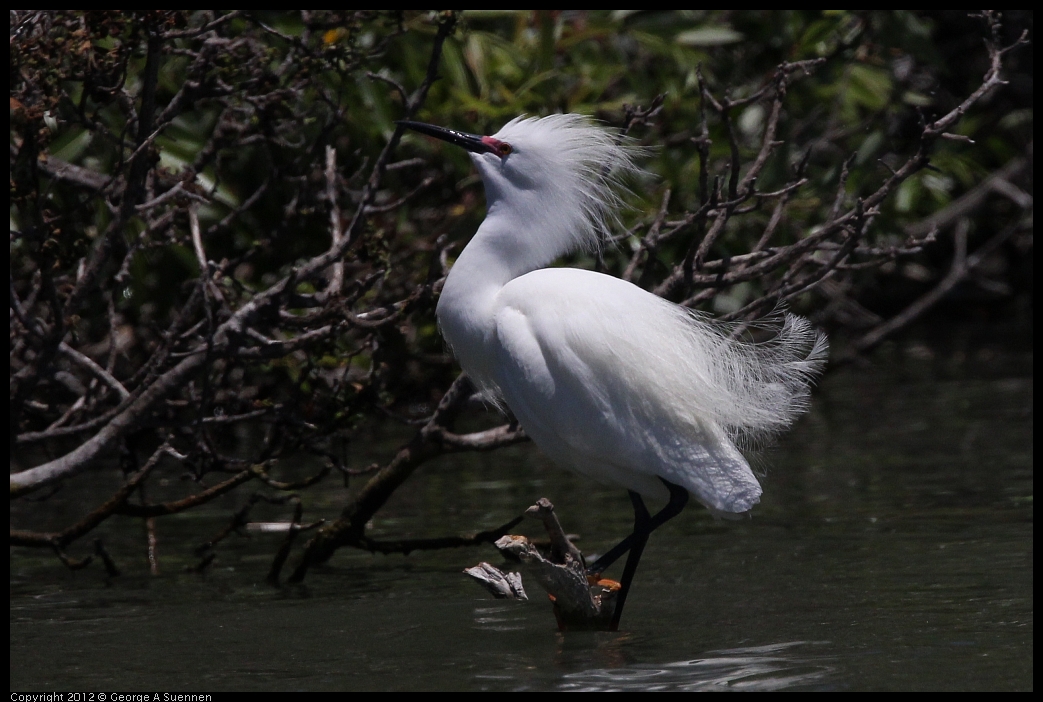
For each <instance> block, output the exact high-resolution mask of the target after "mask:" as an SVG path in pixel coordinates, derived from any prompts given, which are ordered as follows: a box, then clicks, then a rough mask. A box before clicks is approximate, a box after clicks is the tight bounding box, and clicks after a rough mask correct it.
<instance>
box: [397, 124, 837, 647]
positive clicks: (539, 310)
mask: <svg viewBox="0 0 1043 702" xmlns="http://www.w3.org/2000/svg"><path fill="white" fill-rule="evenodd" d="M400 124H402V125H403V126H405V127H408V128H410V129H413V130H415V131H418V132H420V133H422V134H426V135H428V136H431V137H435V138H437V139H441V140H444V141H447V142H450V143H452V144H456V145H457V146H460V147H463V148H464V149H466V150H467V151H468V152H470V156H471V159H472V160H473V161H474V164H475V166H476V167H477V168H478V172H479V173H480V174H481V177H482V180H483V182H484V184H485V194H486V205H487V214H486V218H485V220H484V221H483V222H482V224H481V226H480V227H479V228H478V231H477V233H476V234H475V235H474V238H472V239H471V241H470V243H468V245H467V246H466V247H465V248H464V250H463V251H462V252H461V253H460V256H459V257H458V258H457V260H456V263H455V264H454V266H453V268H452V270H451V271H450V273H449V276H448V278H447V279H446V281H445V286H444V287H443V289H442V294H441V297H440V299H439V301H438V307H437V315H438V322H439V325H440V327H441V329H442V334H443V335H444V337H445V339H446V341H447V342H448V343H449V346H450V347H451V348H452V350H453V353H454V354H455V355H456V357H457V359H458V360H459V362H460V365H461V366H462V367H463V369H464V371H466V372H467V374H468V375H469V376H470V377H471V379H472V380H473V381H474V383H475V384H476V385H477V387H478V388H479V389H480V390H481V391H482V392H483V393H484V394H485V395H486V396H487V397H490V398H496V401H498V402H502V403H503V404H506V406H507V407H508V408H510V410H511V412H513V413H514V416H515V417H517V419H518V421H519V422H520V423H521V426H522V427H523V428H524V429H525V431H526V433H527V434H528V435H529V436H530V437H532V440H533V441H534V442H535V443H536V445H537V446H538V447H539V448H540V449H541V450H542V451H543V452H544V453H546V454H547V455H548V456H549V457H550V458H551V459H552V460H554V462H555V463H557V464H558V465H560V466H561V467H563V468H567V469H570V470H573V471H576V472H578V473H580V474H582V475H585V476H588V477H591V478H594V479H596V480H599V481H601V482H607V483H610V484H616V485H619V486H621V487H624V488H626V489H627V490H628V491H629V493H630V497H631V501H632V502H633V505H634V514H635V525H634V531H633V533H632V534H631V535H630V536H628V537H627V538H626V539H624V540H623V541H622V542H621V543H620V544H619V545H618V546H616V547H615V548H613V549H611V550H609V551H608V552H607V553H606V554H605V555H604V556H602V557H601V558H600V559H598V560H597V561H596V562H595V563H594V564H593V565H591V566H590V568H589V572H591V573H600V572H602V570H604V568H606V567H608V566H609V565H610V564H611V563H612V562H614V561H615V560H617V559H618V558H619V557H620V556H622V555H623V553H626V552H627V551H629V552H630V553H629V556H628V559H627V563H626V566H625V568H624V572H623V577H622V579H621V589H620V592H619V594H618V597H617V607H616V610H615V612H614V615H613V619H612V624H611V627H612V629H615V628H616V627H617V625H618V622H619V617H620V615H621V614H622V610H623V604H624V602H625V600H626V595H627V592H628V590H629V587H630V581H631V580H632V579H633V575H634V572H635V571H636V570H637V563H638V560H639V559H640V557H641V551H642V550H643V548H644V545H645V543H646V542H647V540H648V536H649V534H651V532H652V531H653V530H654V529H655V528H657V527H658V526H660V525H661V524H663V523H664V522H666V521H667V520H668V519H670V518H671V517H673V516H675V515H676V514H678V513H679V512H680V511H681V510H682V509H683V508H684V506H685V503H686V502H687V500H688V497H689V494H691V495H692V496H693V497H695V499H696V500H698V501H699V502H701V503H702V504H704V505H705V506H706V507H708V508H709V509H711V510H712V511H713V512H714V513H716V514H720V515H729V514H741V513H743V512H747V511H749V510H750V508H751V507H753V506H754V505H755V504H756V503H757V502H758V501H759V500H760V495H761V487H760V484H759V483H758V482H757V479H756V478H755V477H754V475H753V472H752V471H751V470H750V466H749V463H747V461H746V459H745V458H744V457H743V455H742V453H740V451H739V449H738V448H737V443H738V444H739V445H742V444H743V442H744V441H747V440H750V439H756V438H758V437H762V436H764V435H770V434H774V433H777V432H779V431H780V430H782V429H784V428H785V427H787V426H788V425H789V424H791V423H792V422H793V420H794V419H795V418H796V417H797V416H798V415H799V414H801V413H802V412H803V411H804V410H805V409H806V407H807V401H808V395H809V392H808V385H809V383H810V382H811V380H812V379H813V378H814V377H815V376H816V375H817V374H818V373H819V372H820V371H821V369H822V367H823V365H824V363H825V357H826V350H827V345H826V340H825V337H824V336H823V335H822V334H821V333H819V332H816V331H815V330H814V329H813V328H812V327H811V325H810V324H809V323H808V322H807V320H804V319H802V318H800V317H797V316H794V315H789V314H787V315H786V316H785V319H784V323H783V324H782V327H781V329H780V330H779V332H778V334H777V335H776V337H775V338H774V340H772V341H771V342H768V343H766V344H752V343H743V342H739V341H735V340H733V339H731V338H729V336H728V334H727V329H725V328H722V327H721V326H720V325H717V324H715V323H714V322H712V321H711V320H709V319H707V318H705V317H704V316H702V315H700V314H697V313H695V312H693V311H691V310H688V309H685V308H682V307H680V306H678V305H675V304H673V303H670V302H668V301H666V300H663V299H662V298H660V297H658V296H656V295H653V294H652V293H650V292H647V291H646V290H643V289H642V288H639V287H638V286H636V285H633V284H631V283H628V282H626V281H623V280H620V279H618V278H614V277H612V276H609V275H603V274H601V273H594V272H592V271H587V270H580V269H575V268H545V266H547V265H548V264H550V263H551V262H552V261H554V259H556V258H557V257H559V256H561V255H562V254H564V253H567V252H569V251H571V250H574V249H576V248H579V247H588V248H594V247H596V246H597V245H598V244H599V239H600V237H601V236H603V234H602V233H603V232H605V231H607V229H608V226H607V225H609V224H612V223H615V221H616V217H617V213H618V210H619V206H620V204H621V201H620V198H619V196H618V194H617V191H618V187H617V186H618V183H619V176H621V175H623V174H626V173H627V172H628V171H631V172H632V171H636V170H638V169H637V167H636V166H635V165H634V162H633V158H632V155H633V149H632V148H631V147H629V146H628V145H627V144H626V143H625V142H622V143H621V140H620V139H619V138H618V136H617V135H616V134H613V133H612V132H611V131H609V130H608V129H606V128H604V127H601V126H599V125H597V124H596V123H594V122H592V121H591V120H589V119H588V118H586V117H583V116H580V115H574V114H564V115H551V116H548V117H544V118H542V119H538V118H531V117H530V118H525V117H518V118H516V119H513V120H511V121H510V122H508V123H507V124H506V125H505V126H504V127H503V128H502V129H501V130H500V131H499V132H497V133H496V134H494V135H493V136H479V135H475V134H467V133H464V132H458V131H454V130H450V129H445V128H443V127H437V126H433V125H430V124H423V123H420V122H410V121H403V122H401V123H400ZM642 496H644V497H650V498H658V499H666V500H667V501H668V502H667V505H666V506H665V507H663V508H662V509H661V511H660V512H658V513H657V514H656V515H654V516H652V515H650V514H649V512H648V510H647V509H646V508H645V505H644V502H643V500H642Z"/></svg>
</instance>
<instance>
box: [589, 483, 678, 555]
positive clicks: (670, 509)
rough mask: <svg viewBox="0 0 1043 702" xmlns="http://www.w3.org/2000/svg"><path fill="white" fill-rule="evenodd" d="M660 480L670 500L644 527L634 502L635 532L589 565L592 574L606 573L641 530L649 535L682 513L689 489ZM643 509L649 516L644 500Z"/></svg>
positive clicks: (633, 541) (635, 540)
mask: <svg viewBox="0 0 1043 702" xmlns="http://www.w3.org/2000/svg"><path fill="white" fill-rule="evenodd" d="M660 480H662V481H663V484H664V485H666V487H667V489H668V490H669V491H670V501H669V502H667V503H666V506H665V507H663V509H661V510H659V511H658V512H656V515H655V516H654V517H651V518H648V520H647V521H646V522H644V528H642V529H639V528H638V525H637V523H638V522H637V504H636V503H634V532H633V533H632V534H630V536H628V537H626V538H625V539H623V540H622V541H620V542H619V543H618V544H616V545H615V546H613V547H612V548H610V549H609V550H608V551H607V552H606V553H604V554H602V555H601V557H599V558H598V559H597V560H596V561H594V563H593V564H592V565H590V566H588V567H587V572H588V573H590V574H591V575H600V574H601V573H604V572H605V570H606V569H607V568H608V567H609V566H610V565H612V564H613V563H615V562H616V561H618V560H619V557H620V556H622V555H623V554H624V553H626V552H627V551H629V550H630V549H631V547H633V545H634V544H635V543H636V542H637V539H638V537H639V536H640V533H639V532H643V533H644V536H645V537H647V536H648V535H649V534H651V533H652V532H653V531H655V530H656V529H658V528H659V527H661V526H662V525H663V524H666V523H667V522H668V521H670V520H671V519H673V518H674V517H676V516H677V515H678V514H680V513H681V510H683V509H684V507H685V505H686V504H688V491H687V490H685V489H684V488H683V487H681V486H680V485H674V484H673V483H669V482H667V481H665V480H663V479H662V478H660ZM630 494H631V496H632V497H631V502H633V495H634V493H630ZM638 499H640V497H638ZM641 509H643V510H644V512H645V515H646V516H647V515H648V510H647V509H645V504H644V502H642V503H641Z"/></svg>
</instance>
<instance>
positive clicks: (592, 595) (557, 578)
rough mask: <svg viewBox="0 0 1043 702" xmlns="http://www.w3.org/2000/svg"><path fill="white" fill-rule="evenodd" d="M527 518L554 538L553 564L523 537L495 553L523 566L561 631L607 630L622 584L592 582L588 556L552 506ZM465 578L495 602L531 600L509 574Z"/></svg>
mask: <svg viewBox="0 0 1043 702" xmlns="http://www.w3.org/2000/svg"><path fill="white" fill-rule="evenodd" d="M525 514H526V515H527V516H530V517H533V518H534V519H539V520H540V521H541V522H543V526H544V528H545V529H546V530H547V535H548V536H549V537H550V543H551V548H550V552H549V554H548V556H549V558H548V557H545V556H544V555H543V554H542V553H540V551H539V550H538V549H537V548H536V546H535V545H534V544H533V543H532V542H531V541H530V540H529V539H528V538H527V537H524V536H516V535H507V536H504V537H502V538H501V539H499V540H498V541H497V542H496V548H498V549H500V552H501V553H503V554H504V555H505V556H507V557H508V558H511V559H512V560H518V561H520V562H521V564H522V570H523V571H525V572H526V573H527V574H528V575H531V576H532V577H533V578H535V579H536V581H537V582H538V583H539V584H540V585H541V586H542V587H543V589H544V590H546V591H547V594H548V596H549V597H550V601H551V602H552V603H553V604H554V616H555V617H556V618H557V620H558V628H559V629H561V630H562V631H565V630H570V629H571V630H576V629H588V630H589V629H608V628H609V624H610V622H611V620H612V613H613V612H614V611H615V607H616V593H617V591H618V590H619V583H617V582H615V581H614V580H598V581H596V582H591V580H590V579H589V578H588V577H587V569H586V566H585V564H584V561H583V554H582V553H580V551H579V549H577V548H576V546H575V545H573V543H572V542H571V541H569V540H568V538H567V537H566V536H565V532H564V530H563V529H562V528H561V524H560V523H559V522H558V518H557V516H556V515H555V514H554V505H552V504H551V503H550V501H549V500H547V499H546V498H541V499H540V500H539V501H538V502H537V503H536V504H535V505H533V506H532V507H530V508H529V509H527V510H526V511H525ZM464 572H465V573H467V574H468V575H470V576H471V577H472V578H475V579H476V580H477V581H478V582H479V583H480V584H482V586H483V587H485V588H486V589H487V590H489V591H490V592H492V593H493V595H494V596H496V597H501V598H511V599H528V598H527V597H526V596H525V594H524V590H523V589H522V587H521V576H520V575H519V574H517V573H504V572H503V571H501V570H499V569H498V568H495V567H493V566H491V565H489V564H488V563H480V564H479V565H477V566H475V567H474V568H468V569H467V570H465V571H464ZM512 577H513V578H516V579H517V586H515V585H513V584H512V580H511V579H512ZM517 591H520V592H521V593H522V594H521V596H520V597H519V596H517V595H516V594H513V593H515V592H517Z"/></svg>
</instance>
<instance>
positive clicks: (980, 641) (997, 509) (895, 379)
mask: <svg viewBox="0 0 1043 702" xmlns="http://www.w3.org/2000/svg"><path fill="white" fill-rule="evenodd" d="M968 349H972V350H968ZM1031 437H1032V358H1031V339H1029V340H1028V341H1027V342H1023V348H1022V349H1021V350H1015V351H1010V349H1009V348H1007V347H1005V346H1003V347H1000V346H993V345H990V344H988V343H985V344H981V343H967V344H960V343H955V342H953V341H952V340H948V341H944V340H943V341H941V342H939V343H937V344H932V345H931V346H926V345H924V344H904V345H901V346H896V347H894V348H892V349H891V350H889V351H885V352H884V353H882V354H880V355H879V356H878V357H877V358H876V359H875V360H874V363H873V365H871V366H867V367H864V368H855V367H849V368H846V369H841V370H839V371H837V372H835V373H832V374H831V375H829V376H828V377H827V379H826V380H825V381H824V382H823V384H822V386H821V387H820V388H819V390H818V391H817V393H816V396H815V401H814V407H813V410H812V412H811V413H810V414H809V415H808V416H807V417H806V418H805V419H804V420H803V421H802V422H801V423H800V425H799V426H798V427H797V429H796V430H795V431H794V432H792V433H791V434H789V435H787V436H786V437H785V438H784V440H783V442H782V444H781V445H780V446H779V447H778V448H776V449H775V450H773V451H772V452H771V453H768V454H765V455H763V456H762V457H761V462H762V463H763V465H764V470H765V471H766V474H765V476H764V478H763V481H762V482H763V484H764V488H765V496H764V499H763V502H762V504H761V505H760V506H759V507H758V508H757V509H756V510H755V513H754V517H753V518H752V519H749V520H744V521H739V522H722V521H714V520H713V519H712V518H711V517H710V516H709V515H708V514H707V513H706V512H705V510H702V509H700V508H698V507H693V508H690V509H689V510H687V511H686V512H685V513H684V514H683V515H682V516H681V517H678V518H677V519H675V520H674V521H673V522H670V523H669V524H667V525H666V526H665V527H663V528H662V529H661V530H659V531H657V532H656V534H655V535H654V536H653V537H652V539H651V542H650V544H649V547H648V549H647V550H646V552H645V556H644V559H643V561H642V567H641V571H640V572H639V573H638V577H637V580H636V581H635V584H634V589H633V591H632V593H631V596H630V600H629V601H628V604H627V612H626V615H625V616H624V618H623V628H624V629H625V631H623V632H619V633H615V634H611V633H569V634H567V635H562V634H559V633H558V632H557V631H556V628H555V626H554V620H553V616H552V615H551V612H550V607H549V604H548V603H547V602H546V601H545V600H544V599H543V596H542V593H541V592H540V591H539V590H538V587H537V586H536V585H535V584H534V583H532V584H528V587H529V594H530V596H531V597H532V598H533V599H532V601H530V602H521V603H519V602H510V603H507V602H500V601H496V600H492V599H490V598H488V597H487V596H486V595H485V594H484V593H483V591H482V590H481V589H480V588H479V587H478V586H476V585H474V584H472V583H471V582H470V581H469V580H468V579H467V578H465V577H464V576H463V575H461V574H460V571H461V570H462V569H463V568H465V567H467V566H470V565H474V564H475V563H477V562H478V561H480V560H489V561H492V562H494V563H498V562H499V561H498V556H497V554H496V552H495V551H494V550H493V549H492V548H491V547H488V548H484V549H477V548H476V549H464V550H455V551H442V552H437V553H428V554H413V555H411V556H409V557H400V556H390V557H384V556H370V555H368V554H364V553H359V552H352V551H342V552H340V553H338V554H337V555H336V556H335V557H334V559H333V560H332V561H331V562H330V564H329V566H327V567H325V568H322V569H319V570H316V571H313V572H312V573H311V574H310V575H309V577H308V579H307V581H306V585H305V586H303V587H297V588H287V589H283V590H278V589H272V588H269V587H267V586H265V585H264V584H263V580H264V576H265V573H266V572H267V568H268V565H269V563H270V559H271V556H272V554H273V553H274V551H275V549H276V548H277V544H278V543H279V541H278V537H275V536H271V537H266V536H262V537H254V538H250V539H233V540H230V541H229V542H227V543H226V545H224V546H223V547H222V548H221V549H220V550H219V552H218V558H217V560H216V561H215V563H214V566H213V567H212V569H211V570H210V571H209V572H208V573H207V574H206V575H203V576H198V575H190V574H187V573H184V572H182V568H183V566H184V565H185V564H187V563H190V562H191V560H192V556H191V554H190V545H191V544H195V543H199V542H200V541H203V540H205V539H206V538H208V537H209V536H210V535H211V534H213V533H214V532H216V531H217V529H219V528H220V526H221V524H222V523H223V520H225V519H227V516H226V515H227V514H229V512H230V510H232V509H234V508H235V507H237V506H238V505H239V504H241V500H242V499H243V498H242V497H239V498H234V499H233V498H230V499H229V501H227V502H226V503H224V504H222V505H215V506H214V510H213V511H212V512H211V513H209V514H205V515H203V514H193V515H186V516H184V517H178V518H175V519H167V520H161V521H160V524H159V535H160V551H159V553H160V559H161V560H160V563H161V568H162V572H161V574H160V575H159V576H158V577H152V576H149V575H148V574H147V570H146V567H145V564H144V557H143V550H144V549H143V541H144V539H143V535H142V532H141V526H140V524H139V523H137V522H134V521H131V520H112V522H111V523H110V524H107V525H106V526H105V530H104V531H103V532H102V533H103V536H104V538H105V540H106V543H107V544H108V546H109V549H110V551H112V552H113V555H114V556H115V557H116V559H117V560H118V561H119V564H120V566H121V567H122V568H123V570H124V575H122V576H120V577H119V578H116V579H113V580H111V581H106V579H105V577H104V575H103V573H102V570H101V568H100V567H94V566H92V567H90V568H88V569H86V570H84V571H79V572H75V573H70V572H68V571H65V570H64V569H63V568H62V567H61V566H60V565H59V564H58V563H57V562H56V561H55V560H54V559H53V558H52V557H50V556H49V555H47V554H43V553H37V552H31V551H27V550H25V549H12V552H11V688H12V690H37V691H42V690H54V691H91V690H93V691H106V692H121V691H122V692H126V691H132V690H136V691H146V690H148V691H152V690H156V691H161V690H171V689H177V690H186V691H187V690H199V691H205V690H264V689H277V690H297V689H300V690H359V689H387V690H412V689H436V688H437V689H460V690H518V689H546V690H595V689H619V690H623V689H637V690H650V689H666V690H677V689H686V690H699V689H728V688H731V689H744V690H749V689H752V690H763V689H1020V690H1027V689H1031V688H1032V687H1033V677H1032V657H1033V645H1032V639H1033V598H1032V541H1033V540H1032V521H1033V509H1032V496H1033V481H1032V438H1031ZM367 460H368V459H367ZM360 463H364V461H360ZM541 496H547V497H549V498H550V499H551V500H552V501H553V502H554V504H555V505H556V507H557V509H558V511H559V514H560V516H561V518H562V521H563V522H564V524H565V528H566V530H568V531H572V532H577V533H579V534H581V535H582V537H583V538H582V540H581V541H580V545H581V547H582V548H584V550H586V551H588V552H596V551H598V550H600V549H604V548H606V547H607V546H609V545H611V543H613V542H614V541H615V540H618V538H620V537H622V536H623V535H624V534H625V533H626V532H627V530H628V528H629V525H630V519H631V517H630V506H629V501H628V500H627V498H626V495H625V493H622V491H616V490H613V489H608V488H604V487H601V486H598V485H595V484H592V483H589V482H587V481H585V480H583V479H581V478H576V477H572V476H570V475H568V474H566V473H562V472H560V471H558V470H556V469H554V468H553V467H551V466H549V464H548V463H547V462H546V461H545V460H544V459H543V458H542V457H541V456H540V455H539V454H538V453H537V452H536V451H535V449H533V448H532V447H516V448H514V449H512V450H511V451H507V452H501V453H496V454H491V455H476V456H466V457H459V456H456V457H451V459H447V460H442V461H439V462H437V463H432V464H431V465H429V466H425V467H424V468H423V469H422V470H421V472H419V473H418V474H417V475H416V476H415V477H414V478H413V480H412V481H411V483H410V484H408V485H407V486H406V488H404V489H403V490H402V491H401V492H400V493H399V494H397V495H396V496H395V498H394V500H393V502H392V503H391V504H389V505H388V508H387V510H386V511H385V512H384V513H382V514H381V515H379V516H378V518H377V519H376V523H375V524H374V525H373V531H372V533H373V535H374V536H378V537H379V536H385V537H388V538H391V537H398V536H407V535H408V536H423V535H427V536H435V535H444V534H448V533H454V532H457V531H469V530H473V529H475V528H488V527H490V526H494V525H496V524H499V523H502V522H504V521H506V520H507V519H509V518H510V517H511V516H513V515H514V514H517V513H518V512H520V511H521V510H522V509H524V508H525V507H526V506H528V505H529V504H532V502H533V501H535V499H536V498H538V497H541ZM342 498H343V488H341V487H339V486H335V485H333V484H332V483H331V485H330V488H329V490H328V491H327V492H324V493H323V494H321V495H313V496H311V497H309V498H308V499H309V502H308V504H307V507H308V513H307V516H306V519H307V518H317V517H319V516H332V515H335V514H336V511H337V507H338V505H339V504H340V500H341V499H342ZM70 508H71V509H73V508H74V509H75V512H74V513H82V511H83V510H84V509H85V506H83V505H80V506H76V505H70ZM28 509H32V505H31V504H27V503H23V502H20V503H16V504H14V505H12V514H13V521H14V522H16V523H18V524H19V525H20V526H23V525H25V524H26V520H29V521H32V518H31V517H30V516H28V515H27V514H26V510H28ZM269 514H270V517H271V518H284V517H285V512H279V511H278V510H276V509H274V508H273V509H272V511H271V512H270V513H269ZM523 531H526V532H527V533H531V534H538V529H536V528H535V525H531V526H528V527H527V529H524V530H523ZM168 544H169V545H168ZM88 547H89V544H87V543H84V544H83V545H82V546H77V548H80V549H82V550H83V552H84V553H86V550H87V549H88ZM78 555H82V554H78ZM617 567H618V566H617ZM610 575H611V573H610ZM617 575H618V574H617Z"/></svg>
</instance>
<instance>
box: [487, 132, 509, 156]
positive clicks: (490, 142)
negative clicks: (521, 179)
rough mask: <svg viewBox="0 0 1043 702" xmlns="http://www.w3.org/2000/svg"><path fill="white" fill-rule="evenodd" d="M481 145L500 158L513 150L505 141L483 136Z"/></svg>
mask: <svg viewBox="0 0 1043 702" xmlns="http://www.w3.org/2000/svg"><path fill="white" fill-rule="evenodd" d="M482 143H483V144H485V145H486V146H488V147H489V148H490V149H492V150H493V151H494V152H495V153H496V154H498V155H499V156H500V157H501V158H502V157H504V156H506V155H508V154H509V153H511V152H512V151H513V150H514V149H513V148H512V147H511V145H510V144H508V143H507V142H506V141H500V140H499V139H494V138H493V137H490V136H483V137H482Z"/></svg>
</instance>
